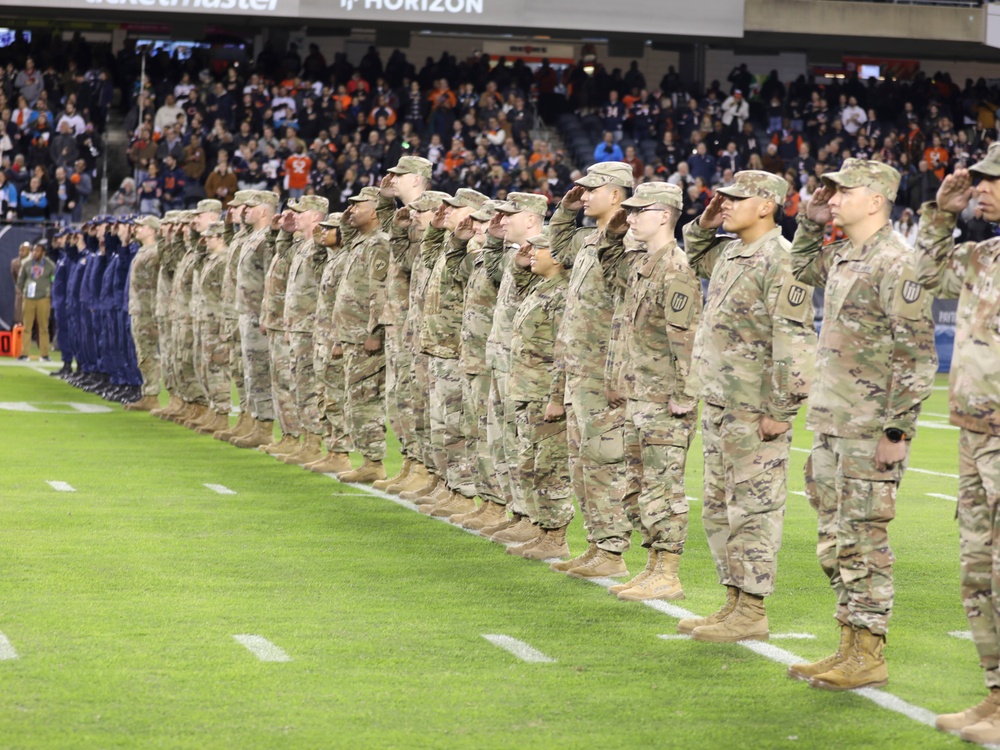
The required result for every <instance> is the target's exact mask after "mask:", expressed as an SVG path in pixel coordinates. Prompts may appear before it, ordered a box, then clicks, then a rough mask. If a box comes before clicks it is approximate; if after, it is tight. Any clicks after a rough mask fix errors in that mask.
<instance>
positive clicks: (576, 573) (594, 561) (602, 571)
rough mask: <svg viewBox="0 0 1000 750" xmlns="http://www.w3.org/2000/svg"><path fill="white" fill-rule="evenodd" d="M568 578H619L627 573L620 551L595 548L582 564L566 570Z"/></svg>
mask: <svg viewBox="0 0 1000 750" xmlns="http://www.w3.org/2000/svg"><path fill="white" fill-rule="evenodd" d="M566 575H568V576H569V577H570V578H620V577H621V576H627V575H628V568H626V567H625V560H624V559H623V558H622V555H621V553H620V552H609V551H608V550H606V549H600V548H598V549H597V552H595V553H594V556H593V557H591V558H590V559H589V560H587V562H585V563H583V564H582V565H577V566H576V567H575V568H570V569H569V570H567V571H566Z"/></svg>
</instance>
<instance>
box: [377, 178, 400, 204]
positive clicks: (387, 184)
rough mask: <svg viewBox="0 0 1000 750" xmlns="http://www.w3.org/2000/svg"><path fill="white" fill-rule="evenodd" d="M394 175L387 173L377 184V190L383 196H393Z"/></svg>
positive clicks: (394, 190) (394, 192) (394, 193)
mask: <svg viewBox="0 0 1000 750" xmlns="http://www.w3.org/2000/svg"><path fill="white" fill-rule="evenodd" d="M393 178H394V175H392V174H387V175H386V176H385V177H383V178H382V182H380V183H379V185H378V192H379V195H381V196H382V197H383V198H395V197H396V187H395V185H393Z"/></svg>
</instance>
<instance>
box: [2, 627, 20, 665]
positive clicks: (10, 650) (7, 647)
mask: <svg viewBox="0 0 1000 750" xmlns="http://www.w3.org/2000/svg"><path fill="white" fill-rule="evenodd" d="M16 658H17V651H15V650H14V647H13V646H12V645H11V643H10V641H9V640H8V639H7V636H5V635H4V634H3V633H0V661H10V660H12V659H16Z"/></svg>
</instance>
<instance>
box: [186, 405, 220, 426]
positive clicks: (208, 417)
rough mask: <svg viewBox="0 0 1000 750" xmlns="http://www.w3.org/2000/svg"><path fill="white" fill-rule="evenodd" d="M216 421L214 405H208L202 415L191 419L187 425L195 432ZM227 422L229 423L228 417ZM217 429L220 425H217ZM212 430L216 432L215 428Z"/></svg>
mask: <svg viewBox="0 0 1000 750" xmlns="http://www.w3.org/2000/svg"><path fill="white" fill-rule="evenodd" d="M214 421H215V412H214V411H212V407H210V406H206V407H205V411H203V412H202V413H201V415H200V416H198V417H196V418H194V419H192V420H190V421H189V423H188V424H187V425H185V426H186V427H188V428H189V429H192V430H194V431H195V432H198V430H199V429H201V428H202V427H204V426H205V425H206V424H208V423H209V422H214ZM226 424H229V420H228V419H227V420H226ZM216 429H218V427H216ZM212 432H215V430H212Z"/></svg>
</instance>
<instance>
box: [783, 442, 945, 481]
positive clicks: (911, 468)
mask: <svg viewBox="0 0 1000 750" xmlns="http://www.w3.org/2000/svg"><path fill="white" fill-rule="evenodd" d="M792 450H793V451H795V452H796V453H812V451H811V450H809V449H808V448H794V447H793V448H792ZM906 470H907V471H908V472H909V471H913V472H916V473H917V474H928V475H929V476H932V477H944V478H945V479H958V474H948V473H947V472H944V471H930V470H929V469H918V468H917V467H915V466H907V467H906Z"/></svg>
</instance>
